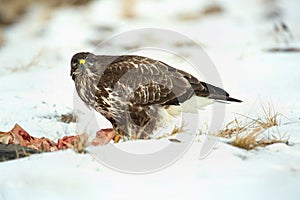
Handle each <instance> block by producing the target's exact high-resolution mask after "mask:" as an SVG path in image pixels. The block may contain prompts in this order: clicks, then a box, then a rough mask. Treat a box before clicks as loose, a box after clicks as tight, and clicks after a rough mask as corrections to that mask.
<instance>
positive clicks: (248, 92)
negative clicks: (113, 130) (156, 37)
mask: <svg viewBox="0 0 300 200" xmlns="http://www.w3.org/2000/svg"><path fill="white" fill-rule="evenodd" d="M268 2H269V3H268ZM270 2H271V3H270ZM272 2H273V3H272ZM210 3H217V4H219V5H221V6H222V7H223V8H224V12H222V13H220V14H217V15H212V16H202V17H199V18H197V19H194V20H183V19H180V18H179V17H178V16H180V15H183V14H187V13H197V12H199V11H200V10H201V8H202V7H203V6H205V5H208V4H210ZM274 5H276V6H278V8H280V10H281V11H282V13H283V14H282V16H281V17H279V18H278V19H266V18H265V17H264V16H265V14H266V13H267V12H269V11H270V10H272V9H275V8H274ZM272 6H273V7H272ZM299 7H300V2H299V1H298V0H288V1H284V0H276V1H275V0H274V1H267V0H239V1H230V0H220V1H209V2H208V1H204V0H201V1H193V0H186V1H173V0H172V1H171V0H163V1H158V0H140V1H137V4H136V7H135V11H136V18H133V19H125V18H123V17H122V15H121V12H120V9H121V8H120V1H112V0H101V1H100V0H99V1H92V2H91V3H89V4H87V5H85V6H81V7H62V8H59V9H57V10H55V11H53V12H52V13H51V17H50V18H45V16H44V15H45V14H44V13H45V10H46V9H47V8H45V7H44V6H42V5H34V6H31V7H30V10H29V11H28V12H27V13H26V14H25V15H24V16H23V17H22V19H20V21H19V22H18V23H16V24H14V25H12V26H9V27H8V28H6V29H5V30H4V36H5V39H6V41H5V43H4V45H3V46H2V47H0V61H1V62H0V66H1V67H0V130H1V131H9V130H10V129H11V128H12V127H13V126H14V124H15V123H18V124H20V125H21V126H22V127H23V128H24V129H25V130H26V131H27V132H28V133H30V134H31V135H33V136H36V137H49V138H50V139H53V140H57V139H58V138H60V137H62V136H64V135H73V134H75V128H76V127H75V124H65V123H62V122H58V120H57V118H56V116H59V115H61V114H65V113H67V112H71V111H72V107H73V93H74V83H73V81H72V79H71V77H70V76H69V73H70V59H71V57H72V55H73V54H75V53H76V52H79V51H92V50H93V48H94V44H95V43H97V42H100V41H102V40H105V39H108V38H109V37H111V36H113V35H116V34H118V33H121V32H123V31H129V30H132V29H137V28H151V27H155V28H164V29H171V30H173V31H177V32H179V33H182V34H184V35H187V36H188V37H190V38H191V39H193V40H195V41H196V42H198V43H199V44H202V45H203V46H204V48H205V51H206V52H207V54H208V55H209V57H210V58H211V59H212V60H213V62H214V63H215V65H216V67H217V69H218V71H219V73H220V75H221V78H222V81H223V84H224V88H225V89H226V90H227V91H228V92H229V93H230V94H231V95H232V96H233V97H236V98H240V99H242V100H243V101H244V102H243V103H240V104H237V103H232V104H228V105H227V106H226V120H225V123H226V122H229V121H231V120H233V119H234V117H235V116H236V115H235V113H240V114H245V115H246V114H249V113H250V115H251V116H259V115H263V110H262V109H261V104H262V103H263V104H267V103H269V102H271V103H272V105H273V106H274V108H275V110H276V111H277V112H279V113H282V114H283V115H284V116H285V118H282V124H283V125H281V126H279V127H276V129H274V131H275V132H276V133H277V132H279V133H281V134H284V133H286V134H287V135H289V136H290V138H289V142H290V145H286V144H273V145H270V146H267V147H265V148H258V149H255V150H251V151H246V150H243V149H239V148H237V147H233V146H231V145H229V144H227V143H225V142H224V141H223V140H222V139H220V141H218V142H217V144H216V145H215V147H214V148H213V151H212V152H211V153H210V154H209V155H208V156H207V157H206V158H205V159H202V160H200V159H199V153H200V150H201V144H202V142H203V141H204V139H205V136H200V137H199V138H198V139H197V141H195V142H194V143H193V145H192V146H191V148H190V149H189V150H188V151H187V153H186V154H185V155H184V156H183V157H182V158H181V159H179V160H178V161H177V162H176V163H175V164H173V165H172V166H170V167H168V168H165V169H163V170H161V171H158V172H155V173H151V174H144V175H132V174H125V173H120V172H117V171H114V170H112V169H110V168H107V167H105V166H103V165H102V164H100V163H98V162H97V161H96V160H95V159H94V158H93V157H92V156H91V155H89V154H76V153H74V152H73V151H72V150H66V151H59V152H53V153H45V154H40V155H33V156H30V157H27V158H23V159H19V160H13V161H7V162H2V163H0V200H11V199H73V200H74V199H174V200H175V199H299V196H300V190H299V187H300V144H299V142H300V120H299V117H300V114H299V110H300V102H299V99H300V92H299V91H300V90H299V89H300V81H299V74H300V65H299V64H300V54H299V53H293V52H290V53H286V52H281V53H280V52H277V53H270V52H267V51H266V49H268V48H273V47H279V46H282V45H283V46H284V44H282V43H278V42H276V38H277V37H279V39H280V37H281V38H282V37H287V36H284V35H278V34H276V33H275V32H274V30H273V25H274V23H276V22H278V21H281V20H282V21H284V22H285V23H287V24H288V26H289V28H290V30H291V32H292V34H293V39H292V40H291V42H290V44H289V45H290V46H294V47H299V46H300V28H299V21H300V14H299ZM107 27H109V28H107ZM129 45H130V44H129ZM183 48H189V47H183ZM163 61H164V62H166V63H172V62H173V61H168V60H167V59H165V60H163ZM175 67H176V66H175ZM208 109H209V108H208ZM101 120H102V119H101ZM102 123H103V126H107V122H105V121H104V120H102ZM204 123H205V122H204ZM224 125H225V124H224ZM165 142H168V140H167V139H162V140H151V141H129V142H123V143H119V144H116V145H118V146H120V148H122V149H125V150H126V149H128V151H130V150H131V151H132V146H134V148H133V149H135V150H138V149H143V148H144V146H145V145H149V146H159V145H160V144H163V143H165ZM178 145H180V143H178Z"/></svg>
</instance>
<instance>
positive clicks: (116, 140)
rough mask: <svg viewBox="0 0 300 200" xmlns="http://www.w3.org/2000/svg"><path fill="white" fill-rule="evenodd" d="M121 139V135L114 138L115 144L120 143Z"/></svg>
mask: <svg viewBox="0 0 300 200" xmlns="http://www.w3.org/2000/svg"><path fill="white" fill-rule="evenodd" d="M121 137H122V135H121V134H117V135H116V136H115V137H114V138H113V140H114V143H118V142H119V141H120V139H121Z"/></svg>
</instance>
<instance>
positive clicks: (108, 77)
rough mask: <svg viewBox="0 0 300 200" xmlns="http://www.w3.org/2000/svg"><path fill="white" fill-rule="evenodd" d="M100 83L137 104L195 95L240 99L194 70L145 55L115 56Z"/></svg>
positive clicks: (174, 101) (173, 101)
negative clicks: (174, 66)
mask: <svg viewBox="0 0 300 200" xmlns="http://www.w3.org/2000/svg"><path fill="white" fill-rule="evenodd" d="M99 85H109V86H108V88H114V91H116V92H117V93H119V95H120V96H126V97H127V98H128V100H129V101H130V102H131V103H132V104H135V105H151V104H161V105H178V104H179V103H182V102H184V101H186V100H188V99H190V98H191V97H192V96H193V95H197V96H201V97H207V98H211V99H216V100H224V101H237V102H240V100H237V99H234V98H231V97H229V94H228V93H227V92H226V91H225V90H223V89H222V88H219V87H215V86H213V85H210V84H207V83H205V82H201V81H199V80H198V79H197V78H195V77H194V76H192V75H191V74H189V73H187V72H185V71H182V70H178V69H176V68H173V67H171V66H169V65H168V64H166V63H163V62H161V61H158V60H154V59H151V58H147V57H142V56H119V57H116V59H114V60H113V61H112V62H111V63H110V64H109V66H108V67H107V69H106V70H105V72H104V74H103V77H102V78H101V80H100V83H99Z"/></svg>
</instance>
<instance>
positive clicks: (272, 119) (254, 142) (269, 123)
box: [218, 105, 288, 150]
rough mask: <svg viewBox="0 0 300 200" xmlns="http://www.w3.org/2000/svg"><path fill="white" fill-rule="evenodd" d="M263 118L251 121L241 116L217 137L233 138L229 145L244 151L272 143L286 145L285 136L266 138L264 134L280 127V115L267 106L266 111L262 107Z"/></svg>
mask: <svg viewBox="0 0 300 200" xmlns="http://www.w3.org/2000/svg"><path fill="white" fill-rule="evenodd" d="M262 109H263V113H264V116H263V117H258V118H257V119H252V118H250V117H248V116H244V115H241V117H242V119H239V120H238V119H235V120H233V121H232V122H229V123H228V124H227V125H226V128H225V129H224V130H222V131H220V132H219V134H218V136H220V137H224V138H233V141H231V144H232V145H234V146H237V147H240V148H243V149H246V150H251V149H254V148H256V147H265V146H267V145H270V144H274V143H285V144H288V139H287V137H286V135H283V136H281V135H280V134H278V136H275V135H272V136H271V137H270V136H266V135H265V134H264V132H265V131H266V130H267V129H269V128H272V127H276V126H279V125H280V120H279V116H281V114H280V113H277V112H275V110H274V107H273V106H271V105H269V106H268V109H266V107H265V106H262Z"/></svg>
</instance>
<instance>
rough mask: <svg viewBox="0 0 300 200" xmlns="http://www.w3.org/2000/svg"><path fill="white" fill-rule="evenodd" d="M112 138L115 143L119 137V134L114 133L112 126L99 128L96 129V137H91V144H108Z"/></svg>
mask: <svg viewBox="0 0 300 200" xmlns="http://www.w3.org/2000/svg"><path fill="white" fill-rule="evenodd" d="M112 139H113V140H114V142H115V143H117V142H119V140H120V139H121V135H120V134H116V132H115V130H114V129H112V128H106V129H101V130H99V131H97V133H96V138H95V139H93V141H92V145H93V146H100V145H105V144H108V143H109V142H110V141H111V140H112Z"/></svg>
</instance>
